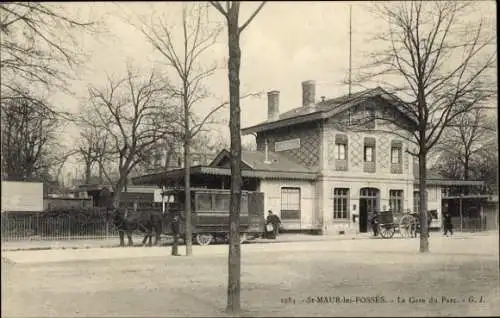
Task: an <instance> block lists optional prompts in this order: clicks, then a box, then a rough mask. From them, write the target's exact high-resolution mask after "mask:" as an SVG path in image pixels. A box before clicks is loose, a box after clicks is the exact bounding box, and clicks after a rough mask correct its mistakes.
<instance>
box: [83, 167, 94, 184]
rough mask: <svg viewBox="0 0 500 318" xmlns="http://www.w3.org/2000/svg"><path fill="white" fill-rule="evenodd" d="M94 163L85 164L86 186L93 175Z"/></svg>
mask: <svg viewBox="0 0 500 318" xmlns="http://www.w3.org/2000/svg"><path fill="white" fill-rule="evenodd" d="M91 168H92V163H90V162H86V163H85V184H89V183H90V174H91Z"/></svg>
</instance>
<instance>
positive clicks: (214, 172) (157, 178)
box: [132, 166, 317, 185]
mask: <svg viewBox="0 0 500 318" xmlns="http://www.w3.org/2000/svg"><path fill="white" fill-rule="evenodd" d="M190 174H191V175H211V176H231V169H228V168H215V167H208V166H194V167H191V173H190ZM241 174H242V177H243V178H254V179H298V180H315V179H316V178H317V174H316V173H311V172H292V171H262V170H242V171H241ZM183 178H184V169H183V168H182V169H175V170H170V171H165V172H160V173H155V174H148V175H144V176H139V177H136V178H132V182H133V183H134V184H136V185H163V184H167V183H171V182H172V181H173V180H176V179H177V180H180V179H183Z"/></svg>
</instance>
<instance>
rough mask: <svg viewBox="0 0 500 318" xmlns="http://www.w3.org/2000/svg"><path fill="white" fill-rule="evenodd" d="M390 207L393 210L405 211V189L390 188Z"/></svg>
mask: <svg viewBox="0 0 500 318" xmlns="http://www.w3.org/2000/svg"><path fill="white" fill-rule="evenodd" d="M389 208H390V209H391V211H393V212H399V213H401V212H403V190H389Z"/></svg>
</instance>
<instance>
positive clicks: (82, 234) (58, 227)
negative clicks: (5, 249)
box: [1, 215, 118, 241]
mask: <svg viewBox="0 0 500 318" xmlns="http://www.w3.org/2000/svg"><path fill="white" fill-rule="evenodd" d="M1 230H2V232H1V234H2V241H20V240H74V239H106V238H113V237H118V231H116V229H115V228H114V226H112V225H111V224H108V223H107V222H106V221H105V220H104V219H94V220H87V221H85V222H82V221H81V220H77V218H75V217H73V216H59V217H57V218H47V217H40V216H37V215H23V216H16V217H12V216H3V215H2V225H1Z"/></svg>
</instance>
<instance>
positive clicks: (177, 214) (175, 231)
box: [170, 209, 182, 256]
mask: <svg viewBox="0 0 500 318" xmlns="http://www.w3.org/2000/svg"><path fill="white" fill-rule="evenodd" d="M171 213H172V215H171V219H170V226H171V228H172V235H173V239H174V242H173V243H172V255H173V256H181V255H180V254H179V252H178V246H179V231H180V223H181V222H180V221H181V219H182V215H181V211H180V210H178V209H174V210H173V211H172V212H171Z"/></svg>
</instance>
